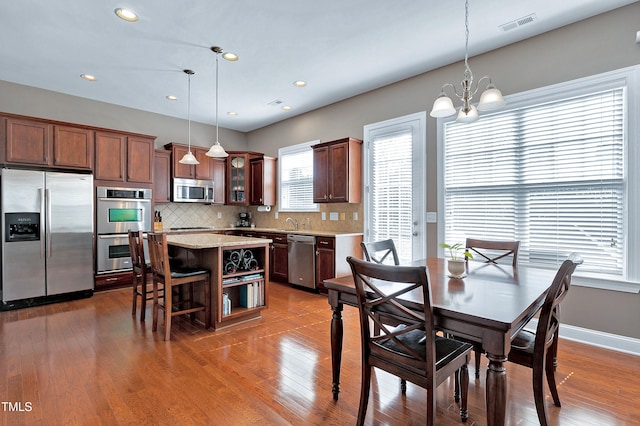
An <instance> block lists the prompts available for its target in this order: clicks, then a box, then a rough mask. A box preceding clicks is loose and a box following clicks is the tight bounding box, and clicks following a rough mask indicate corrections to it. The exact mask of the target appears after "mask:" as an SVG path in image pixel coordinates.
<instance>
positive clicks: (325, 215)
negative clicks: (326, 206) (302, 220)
mask: <svg viewBox="0 0 640 426" xmlns="http://www.w3.org/2000/svg"><path fill="white" fill-rule="evenodd" d="M322 220H327V212H322Z"/></svg>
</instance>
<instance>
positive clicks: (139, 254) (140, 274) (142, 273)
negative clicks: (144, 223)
mask: <svg viewBox="0 0 640 426" xmlns="http://www.w3.org/2000/svg"><path fill="white" fill-rule="evenodd" d="M128 237H129V253H130V255H131V265H132V270H131V274H132V277H131V281H132V283H133V285H132V287H133V301H132V304H131V305H132V306H131V315H135V314H136V311H137V307H138V298H140V321H144V318H145V312H146V310H147V300H153V286H152V285H151V283H150V282H149V281H147V278H150V275H151V265H150V264H148V263H147V260H146V258H145V255H144V240H143V234H142V231H132V230H129V231H128Z"/></svg>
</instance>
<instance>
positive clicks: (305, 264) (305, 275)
mask: <svg viewBox="0 0 640 426" xmlns="http://www.w3.org/2000/svg"><path fill="white" fill-rule="evenodd" d="M287 246H288V253H289V256H288V260H289V283H290V284H295V285H299V286H303V287H309V288H314V289H315V288H316V237H314V236H311V235H296V234H289V235H287Z"/></svg>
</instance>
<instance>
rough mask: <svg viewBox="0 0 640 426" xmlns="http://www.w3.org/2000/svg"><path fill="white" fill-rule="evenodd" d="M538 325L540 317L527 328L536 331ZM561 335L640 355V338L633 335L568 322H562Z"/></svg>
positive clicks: (577, 340)
mask: <svg viewBox="0 0 640 426" xmlns="http://www.w3.org/2000/svg"><path fill="white" fill-rule="evenodd" d="M537 325H538V319H537V318H533V319H532V320H531V321H530V323H529V324H528V326H527V327H526V328H527V329H528V330H532V331H535V327H536V326H537ZM560 337H562V338H563V339H568V340H573V341H576V342H580V343H584V344H587V345H593V346H598V347H601V348H605V349H611V350H614V351H618V352H625V353H628V354H631V355H638V356H640V339H634V338H632V337H626V336H620V335H617V334H611V333H604V332H602V331H597V330H590V329H588V328H581V327H576V326H573V325H568V324H560Z"/></svg>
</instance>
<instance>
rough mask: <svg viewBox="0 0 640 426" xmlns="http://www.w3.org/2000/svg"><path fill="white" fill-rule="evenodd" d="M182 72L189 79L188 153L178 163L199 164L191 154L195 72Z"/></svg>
mask: <svg viewBox="0 0 640 426" xmlns="http://www.w3.org/2000/svg"><path fill="white" fill-rule="evenodd" d="M183 72H184V73H185V74H186V75H187V76H188V79H189V90H188V97H187V120H188V122H189V133H188V134H189V136H188V141H189V149H188V152H187V153H186V154H185V155H184V157H182V158H181V159H180V161H178V162H179V163H180V164H200V162H199V161H198V160H196V157H195V156H194V155H193V154H192V153H191V76H192V75H193V74H195V72H193V71H191V70H183Z"/></svg>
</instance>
